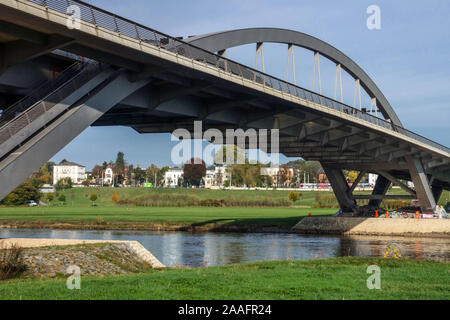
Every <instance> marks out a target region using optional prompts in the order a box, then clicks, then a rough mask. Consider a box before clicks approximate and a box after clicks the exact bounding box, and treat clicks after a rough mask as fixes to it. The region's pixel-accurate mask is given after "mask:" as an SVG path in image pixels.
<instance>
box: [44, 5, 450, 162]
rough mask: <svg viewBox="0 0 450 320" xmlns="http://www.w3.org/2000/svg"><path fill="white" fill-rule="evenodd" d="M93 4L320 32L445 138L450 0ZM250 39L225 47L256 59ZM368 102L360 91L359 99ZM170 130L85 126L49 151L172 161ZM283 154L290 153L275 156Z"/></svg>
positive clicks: (304, 57) (282, 63)
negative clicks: (377, 21) (372, 18)
mask: <svg viewBox="0 0 450 320" xmlns="http://www.w3.org/2000/svg"><path fill="white" fill-rule="evenodd" d="M88 2H90V3H92V4H94V5H96V6H99V7H101V8H104V9H106V10H108V11H112V12H114V13H117V14H118V15H121V16H124V17H127V18H129V19H132V20H135V21H137V22H140V23H142V24H144V25H147V26H149V27H151V28H154V29H156V30H160V31H162V32H165V33H168V34H171V35H173V36H188V35H199V34H203V33H209V32H214V31H222V30H229V29H238V28H248V27H279V28H286V29H293V30H297V31H301V32H305V33H308V34H310V35H313V36H315V37H317V38H319V39H322V40H324V41H326V42H328V43H330V44H332V45H333V46H335V47H336V48H338V49H339V50H341V51H343V52H344V53H345V54H346V55H348V56H349V57H350V58H351V59H353V60H354V61H356V63H358V65H359V66H361V67H362V68H363V69H364V70H365V71H366V72H367V74H368V75H369V76H370V77H371V78H372V79H373V80H374V81H375V83H376V84H377V85H378V87H379V88H380V89H381V91H382V92H383V93H384V95H385V96H386V97H387V99H388V100H389V102H390V103H391V105H392V106H393V107H394V109H395V110H396V112H397V114H398V115H399V117H400V119H401V121H402V122H403V124H404V126H405V127H406V128H408V129H410V130H413V131H415V132H417V133H419V134H421V135H423V136H425V137H427V138H430V139H433V140H435V141H437V142H439V143H442V144H445V145H447V146H449V145H450V125H449V122H450V2H449V1H448V0H430V1H407V0H396V1H392V0H383V1H376V0H371V1H364V0H352V1H350V0H341V1H332V0H330V1H324V0H323V1H300V0H291V1H287V0H284V1H266V0H240V1H236V0H228V1H206V0H201V1H200V0H198V1H196V0H191V1H180V0H165V1H149V0H129V1H123V0H91V1H88ZM373 4H375V5H378V6H379V7H380V9H381V30H368V29H367V27H366V20H367V17H368V14H367V13H366V9H367V7H368V6H369V5H373ZM254 50H255V48H254V45H252V46H244V47H240V48H235V49H233V50H230V51H229V53H228V57H229V58H231V59H234V60H238V61H239V62H242V63H245V64H247V65H250V66H253V64H254V59H255V56H254ZM264 50H265V60H266V63H265V64H266V72H268V73H270V74H274V75H276V76H278V77H280V78H284V77H285V72H286V71H285V70H286V46H285V45H276V44H272V45H266V46H265V48H264ZM295 50H296V51H295V55H296V58H295V59H296V61H295V62H296V74H297V84H298V85H301V86H304V87H306V88H308V89H309V88H311V86H312V80H311V79H312V70H313V69H312V68H313V67H312V65H313V57H312V53H310V52H307V51H305V50H303V49H300V48H296V49H295ZM321 73H322V86H323V92H324V94H326V95H328V96H331V97H332V96H333V92H334V66H333V65H332V64H331V63H330V62H328V61H325V59H322V60H321ZM343 87H344V100H345V102H346V103H348V104H352V103H353V84H352V82H351V81H350V78H349V77H344V84H343ZM363 102H365V100H363ZM174 144H175V143H174V142H171V141H170V134H152V135H139V134H138V133H136V132H135V131H134V130H132V129H130V128H125V127H96V128H89V129H87V130H86V131H84V132H83V133H82V134H81V135H80V136H78V137H77V138H76V139H74V140H73V141H72V142H71V143H70V144H69V145H67V146H66V147H65V148H64V149H63V150H61V151H60V152H59V153H58V154H57V155H55V156H54V157H53V158H52V161H57V162H58V161H60V160H62V159H63V158H66V159H69V160H71V161H75V162H78V163H81V164H84V165H86V166H87V167H88V169H90V168H91V167H92V166H93V165H95V164H96V163H102V162H103V161H104V160H106V161H109V160H114V159H115V155H116V154H117V152H118V151H122V152H124V153H125V158H126V160H127V161H128V162H129V163H133V164H135V165H136V164H139V165H140V166H142V167H146V166H148V165H150V164H151V163H155V164H156V165H158V166H162V165H171V164H172V163H171V161H170V152H171V149H172V147H173V146H174ZM282 161H287V159H286V158H282Z"/></svg>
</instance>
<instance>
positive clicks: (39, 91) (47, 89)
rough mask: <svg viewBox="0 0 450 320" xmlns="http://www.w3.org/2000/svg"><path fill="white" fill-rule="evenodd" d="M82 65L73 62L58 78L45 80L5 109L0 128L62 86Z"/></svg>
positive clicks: (0, 120)
mask: <svg viewBox="0 0 450 320" xmlns="http://www.w3.org/2000/svg"><path fill="white" fill-rule="evenodd" d="M82 66H83V65H82V64H81V63H80V62H78V61H77V62H75V63H73V64H71V65H70V66H69V67H67V68H66V69H64V70H63V71H62V72H61V73H59V74H58V75H57V77H56V78H54V79H50V80H45V81H44V82H42V83H41V84H39V85H38V86H37V87H36V88H35V89H33V91H31V92H30V93H29V94H28V95H26V96H24V97H23V98H22V99H20V100H18V101H16V102H15V103H14V104H12V105H11V106H9V107H7V108H6V109H5V110H3V112H2V114H1V116H0V128H1V127H2V126H3V124H5V123H7V122H8V121H9V120H11V119H14V117H16V116H17V115H18V114H20V113H21V112H23V111H25V110H26V109H28V108H29V107H30V106H32V105H33V104H35V103H36V102H38V101H39V100H42V99H43V98H44V97H45V96H47V95H48V94H49V93H51V92H52V91H54V90H55V89H57V88H58V87H59V86H61V85H62V84H63V83H64V82H66V81H67V80H68V79H69V78H70V77H72V76H73V75H75V74H76V73H77V72H78V71H79V70H80V69H81V68H82Z"/></svg>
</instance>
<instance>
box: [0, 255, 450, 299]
mask: <svg viewBox="0 0 450 320" xmlns="http://www.w3.org/2000/svg"><path fill="white" fill-rule="evenodd" d="M372 264H376V265H378V266H379V267H380V268H381V290H375V289H374V290H369V289H368V288H367V286H366V280H367V278H368V277H369V276H370V275H369V274H367V267H368V266H369V265H372ZM0 299H339V300H341V299H388V300H390V299H450V268H449V264H448V263H441V262H435V261H421V260H406V259H399V260H395V259H380V258H334V259H324V260H309V261H266V262H258V263H249V264H241V265H230V266H223V267H210V268H192V269H173V268H168V269H164V270H151V271H149V272H146V273H140V274H130V275H124V276H106V277H102V278H99V277H93V276H86V277H82V280H81V289H80V290H68V289H67V288H66V279H65V278H60V279H16V280H8V281H3V282H0Z"/></svg>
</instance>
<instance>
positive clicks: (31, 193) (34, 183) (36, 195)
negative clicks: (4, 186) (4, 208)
mask: <svg viewBox="0 0 450 320" xmlns="http://www.w3.org/2000/svg"><path fill="white" fill-rule="evenodd" d="M41 186H42V181H41V180H40V179H33V178H30V179H27V180H25V181H24V182H23V183H22V184H21V185H20V186H18V187H17V188H16V189H14V190H13V191H12V192H11V193H10V194H8V195H7V196H6V197H5V198H4V199H3V201H2V202H1V203H2V204H5V205H8V206H19V205H22V204H26V203H27V202H28V201H30V200H34V201H36V202H39V200H40V199H41V195H42V194H41V192H40V191H39V188H40V187H41Z"/></svg>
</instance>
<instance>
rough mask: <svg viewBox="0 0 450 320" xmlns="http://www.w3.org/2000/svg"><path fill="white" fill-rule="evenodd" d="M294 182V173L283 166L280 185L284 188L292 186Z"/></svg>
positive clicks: (280, 172)
mask: <svg viewBox="0 0 450 320" xmlns="http://www.w3.org/2000/svg"><path fill="white" fill-rule="evenodd" d="M291 180H292V171H291V169H290V168H289V167H288V166H287V165H282V166H281V167H280V170H279V183H280V184H281V185H282V186H284V187H287V186H290V184H291Z"/></svg>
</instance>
